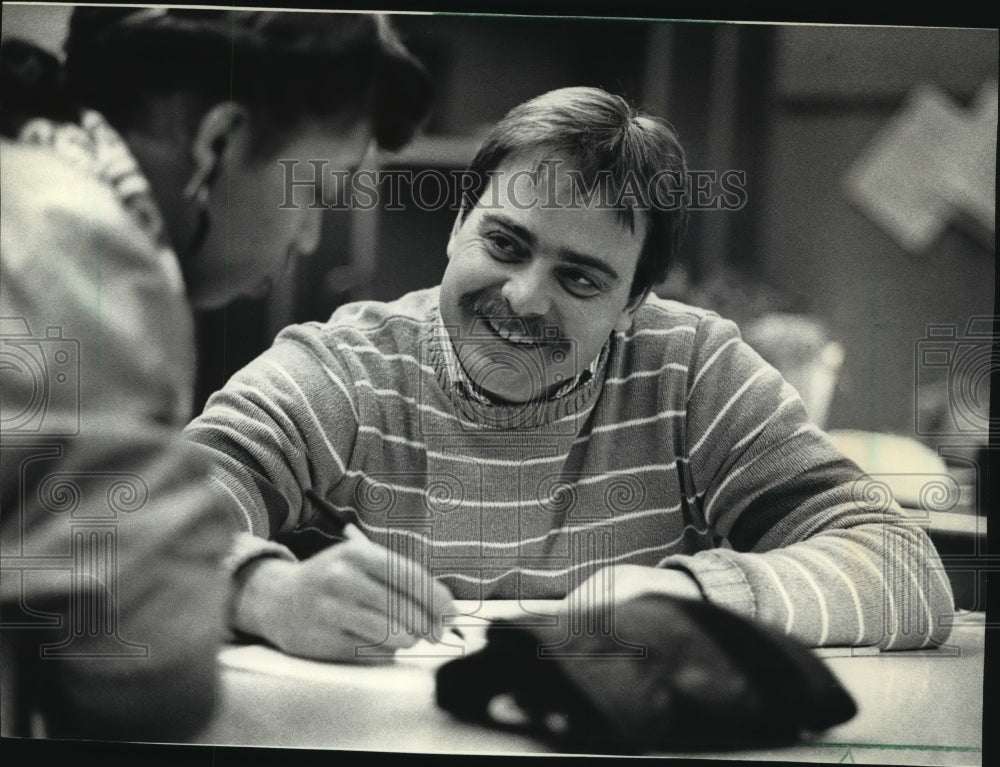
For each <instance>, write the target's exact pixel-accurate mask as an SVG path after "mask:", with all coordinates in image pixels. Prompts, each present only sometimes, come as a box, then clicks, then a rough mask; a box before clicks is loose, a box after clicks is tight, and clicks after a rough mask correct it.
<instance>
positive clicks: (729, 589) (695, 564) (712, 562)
mask: <svg viewBox="0 0 1000 767" xmlns="http://www.w3.org/2000/svg"><path fill="white" fill-rule="evenodd" d="M659 566H660V567H667V568H674V569H676V570H683V571H684V572H686V573H687V574H688V575H690V576H691V577H692V578H694V579H695V581H697V582H698V586H700V587H701V591H702V593H703V594H704V595H705V599H707V600H708V601H709V602H712V603H713V604H716V605H719V606H720V607H725V608H727V609H729V610H732V611H733V612H735V613H738V614H739V615H743V616H746V617H748V618H755V617H756V615H757V600H756V599H755V598H754V594H753V589H752V588H751V587H750V582H749V581H748V580H747V577H746V574H745V573H744V572H743V570H742V569H741V568H740V567H739V565H737V564H736V563H735V562H734V561H733V559H732V558H731V557H730V556H727V554H726V552H724V551H702V552H699V553H697V554H692V555H687V554H677V555H675V556H670V557H667V558H666V559H664V560H663V561H662V562H660V563H659Z"/></svg>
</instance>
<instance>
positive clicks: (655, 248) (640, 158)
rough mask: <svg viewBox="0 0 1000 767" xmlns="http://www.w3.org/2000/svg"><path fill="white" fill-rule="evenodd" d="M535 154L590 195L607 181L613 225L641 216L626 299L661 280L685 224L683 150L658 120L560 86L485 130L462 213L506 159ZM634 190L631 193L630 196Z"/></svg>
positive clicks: (590, 92) (597, 93) (611, 98)
mask: <svg viewBox="0 0 1000 767" xmlns="http://www.w3.org/2000/svg"><path fill="white" fill-rule="evenodd" d="M537 150H542V151H544V152H546V153H547V155H550V156H551V157H553V158H555V159H558V160H563V161H565V162H567V163H569V165H570V166H571V168H572V169H575V170H576V171H578V173H579V176H578V177H576V178H578V179H579V180H578V181H576V183H577V184H578V185H579V184H581V183H582V184H584V185H587V186H588V187H589V188H590V189H591V190H593V189H595V188H596V187H597V185H598V184H601V183H603V184H607V185H608V186H607V188H606V189H605V192H604V193H605V194H606V197H605V199H608V200H612V201H619V200H620V201H621V204H620V205H617V206H616V207H615V212H616V214H617V215H618V218H619V220H620V221H621V222H622V223H623V224H624V225H625V226H628V227H629V229H631V230H632V231H633V232H634V231H635V225H636V215H637V214H639V215H646V216H647V231H646V239H645V241H644V243H643V248H642V252H641V253H640V255H639V263H638V265H637V267H636V273H635V278H634V279H633V281H632V288H631V291H630V297H632V298H635V297H636V296H638V295H640V294H641V293H642V292H643V291H645V290H646V289H648V288H651V287H652V286H653V285H655V284H657V283H658V282H661V281H663V279H664V278H665V277H666V275H667V271H668V270H669V268H670V266H671V265H672V264H673V263H674V261H675V260H676V258H677V252H678V250H679V249H680V243H681V239H682V237H683V234H684V230H685V228H686V226H687V217H688V212H687V203H686V196H685V194H684V189H685V184H686V173H687V168H686V165H685V161H684V150H683V149H682V148H681V145H680V143H679V142H678V140H677V136H676V134H675V132H674V129H673V128H672V127H671V126H670V125H669V124H668V123H666V122H665V121H663V120H660V119H658V118H655V117H652V116H650V115H646V114H643V113H642V112H639V111H638V110H636V109H635V108H633V107H632V106H631V105H630V104H629V103H628V102H627V101H626V100H625V99H623V98H622V97H621V96H616V95H613V94H611V93H608V92H607V91H604V90H601V89H599V88H585V87H577V88H562V89H559V90H554V91H550V92H548V93H545V94H542V95H541V96H537V97H535V98H533V99H531V100H530V101H526V102H525V103H523V104H520V105H518V106H516V107H514V108H513V109H512V110H510V112H508V113H507V114H506V116H504V118H503V119H502V120H500V122H498V123H497V124H496V125H495V126H494V127H493V129H492V130H491V131H490V133H489V135H488V136H487V137H486V140H485V141H484V142H483V144H482V146H481V147H480V148H479V151H478V152H477V153H476V156H475V157H474V158H473V160H472V163H471V165H470V166H469V169H468V172H469V174H470V176H471V178H472V179H473V180H474V182H475V185H474V186H473V188H472V189H471V191H469V192H468V194H467V195H466V198H465V200H464V201H463V206H464V207H463V213H462V215H463V216H465V215H467V214H468V212H469V211H470V210H471V209H472V208H473V207H474V206H475V204H476V203H477V202H478V201H479V198H480V196H481V195H482V193H483V191H484V190H485V188H486V185H487V182H488V180H489V174H490V172H491V171H495V170H496V169H497V168H498V167H499V166H500V164H501V163H502V162H503V161H504V160H505V159H506V158H507V157H509V156H510V155H512V154H515V153H520V152H524V151H537ZM633 192H638V193H639V194H638V195H636V194H633Z"/></svg>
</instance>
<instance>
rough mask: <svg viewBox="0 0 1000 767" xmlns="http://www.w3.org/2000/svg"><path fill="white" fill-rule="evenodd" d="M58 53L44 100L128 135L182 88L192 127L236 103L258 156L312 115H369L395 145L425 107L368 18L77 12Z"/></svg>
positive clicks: (418, 69) (420, 82)
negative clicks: (90, 113)
mask: <svg viewBox="0 0 1000 767" xmlns="http://www.w3.org/2000/svg"><path fill="white" fill-rule="evenodd" d="M7 47H8V46H7V45H6V44H5V49H6V48H7ZM11 50H15V49H11ZM65 52H66V60H65V63H64V66H63V68H62V72H61V73H60V78H59V79H58V81H55V80H53V78H52V77H48V80H52V82H50V83H49V91H50V92H51V93H53V94H55V95H57V96H58V99H57V98H52V99H50V102H51V103H53V104H54V103H56V102H57V101H58V102H61V103H71V104H73V105H75V106H76V107H78V108H79V107H87V108H92V109H96V110H97V111H99V112H101V113H102V114H103V115H104V116H105V117H106V118H107V119H108V121H109V122H110V123H111V124H112V125H113V126H114V127H115V128H116V129H118V130H120V131H124V130H127V129H129V128H139V129H142V128H144V127H148V126H147V124H146V120H147V118H148V117H149V115H150V111H149V106H150V104H151V103H153V102H155V101H156V100H157V99H162V98H163V97H165V96H172V95H180V96H181V97H182V103H183V104H184V108H185V112H186V114H185V119H186V121H187V127H188V129H189V130H190V131H191V132H192V133H193V131H194V129H195V128H196V126H197V124H198V121H199V120H200V119H201V117H202V115H203V114H204V113H205V111H207V110H208V109H209V108H211V107H212V106H213V105H214V104H217V103H220V102H225V101H234V102H237V103H239V104H242V105H243V106H245V107H246V108H247V109H249V110H250V112H251V114H252V115H253V117H254V119H255V124H256V125H257V127H258V131H257V132H256V133H255V144H254V151H255V152H256V153H257V154H258V155H261V156H266V155H267V154H268V153H269V152H271V151H273V150H275V149H276V148H277V146H278V144H279V143H280V141H281V139H282V138H283V137H287V135H288V134H289V132H290V131H293V130H294V129H295V128H296V127H297V126H298V125H299V124H300V123H302V122H303V121H306V120H311V119H315V120H330V121H339V120H345V121H350V120H356V119H368V120H370V122H371V126H372V130H373V132H374V135H375V138H376V140H377V141H378V143H379V145H380V146H381V147H383V148H385V149H390V150H394V149H398V148H400V147H402V146H403V145H404V144H406V143H407V142H408V141H409V140H410V138H412V136H413V134H414V133H415V131H416V130H417V128H418V127H419V126H420V125H421V123H422V122H423V121H424V120H425V119H426V117H427V114H428V112H429V110H430V102H431V95H432V93H431V83H430V79H429V77H428V76H427V74H426V72H425V71H424V69H423V67H422V66H421V65H420V64H419V62H417V60H416V59H414V58H413V57H412V56H411V55H410V53H409V52H408V51H407V50H406V48H405V47H404V46H403V44H402V43H401V42H400V40H399V38H398V37H397V36H396V34H395V33H394V32H393V30H392V29H391V27H390V26H389V23H388V21H387V19H386V18H385V17H383V16H378V15H372V14H345V13H305V12H271V11H228V10H200V9H185V8H171V9H165V8H144V9H136V8H95V7H80V8H76V9H74V11H73V15H72V17H71V19H70V26H69V35H68V37H67V40H66V46H65ZM7 53H8V51H7V50H5V54H7ZM17 53H18V55H19V56H20V57H21V58H23V56H24V52H23V51H20V50H17ZM6 58H8V56H7V55H5V59H6ZM5 63H6V62H5ZM18 69H19V70H23V71H27V72H29V73H30V72H32V71H36V70H37V69H38V68H37V67H32V66H19V67H18ZM36 79H37V78H36ZM8 85H9V84H8V83H7V82H6V78H5V88H4V90H5V99H4V102H5V103H4V107H5V108H8V107H9V106H10V103H9V102H11V101H12V99H11V98H7V96H8V95H9V93H10V92H11V91H12V90H13V87H11V88H8ZM23 90H25V91H26V92H27V91H29V90H30V84H29V86H25V87H24V88H23ZM33 98H35V99H36V100H38V96H33ZM60 109H61V111H62V112H65V107H64V106H61V107H60Z"/></svg>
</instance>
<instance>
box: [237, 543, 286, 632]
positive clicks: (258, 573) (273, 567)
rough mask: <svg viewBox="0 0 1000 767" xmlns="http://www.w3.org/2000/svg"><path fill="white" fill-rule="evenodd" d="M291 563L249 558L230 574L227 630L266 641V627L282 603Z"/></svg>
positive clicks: (276, 558) (264, 558) (275, 559)
mask: <svg viewBox="0 0 1000 767" xmlns="http://www.w3.org/2000/svg"><path fill="white" fill-rule="evenodd" d="M295 566H296V565H295V563H294V562H288V561H287V560H285V559H282V558H279V557H275V556H263V557H258V558H257V559H252V560H250V561H249V562H247V563H246V564H244V565H243V566H242V567H241V568H240V569H239V570H237V571H236V572H235V573H234V574H233V602H232V610H231V612H230V615H229V628H230V629H231V630H232V631H234V632H235V633H237V634H238V635H244V636H251V637H255V638H260V639H268V638H269V637H268V631H267V626H268V624H269V622H273V620H274V618H275V614H276V612H275V611H276V609H280V605H281V604H282V602H283V597H282V596H281V595H282V593H283V590H282V589H283V585H284V583H285V582H286V578H287V576H288V575H289V574H290V573H291V570H292V568H294V567H295Z"/></svg>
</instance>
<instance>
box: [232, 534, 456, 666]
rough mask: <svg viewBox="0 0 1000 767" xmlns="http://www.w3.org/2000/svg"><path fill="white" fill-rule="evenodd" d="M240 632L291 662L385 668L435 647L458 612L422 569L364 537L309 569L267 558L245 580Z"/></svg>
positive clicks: (237, 608)
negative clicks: (424, 642)
mask: <svg viewBox="0 0 1000 767" xmlns="http://www.w3.org/2000/svg"><path fill="white" fill-rule="evenodd" d="M237 588H238V591H237V594H236V596H235V599H236V603H235V605H234V618H233V622H234V627H235V628H236V629H238V630H240V631H243V632H246V633H248V634H251V635H253V636H257V637H260V638H262V639H265V640H267V641H268V642H271V643H272V644H274V645H275V646H277V647H278V648H279V649H281V650H283V651H284V652H287V653H289V654H291V655H299V656H303V657H307V658H320V659H324V660H344V661H355V662H372V661H375V662H378V661H383V662H384V661H386V660H389V659H391V657H392V653H393V652H395V651H396V650H398V649H400V648H403V647H411V646H413V645H414V644H416V643H417V641H419V640H420V639H430V640H431V641H434V640H435V639H437V638H439V637H440V636H441V634H442V631H443V620H444V617H445V616H447V615H452V614H454V613H455V607H454V604H453V603H452V598H451V594H450V592H449V591H448V589H447V588H445V587H444V586H443V585H441V584H440V583H438V582H437V581H435V580H434V578H433V576H432V575H431V574H430V573H429V572H428V571H427V570H426V569H424V568H423V567H422V566H421V565H420V564H418V563H417V562H414V561H413V560H410V559H407V558H405V557H402V556H400V555H399V554H395V553H394V552H391V551H390V550H389V549H386V548H384V547H383V546H379V545H378V544H376V543H374V542H372V541H369V540H367V539H365V538H363V537H360V536H359V537H354V538H349V539H347V540H345V541H344V542H343V543H338V544H337V545H335V546H331V547H330V548H328V549H325V550H323V551H321V552H319V553H318V554H316V555H315V556H313V557H310V558H309V559H307V560H305V561H302V562H287V561H284V560H279V559H262V560H260V561H258V562H253V563H251V564H250V565H248V566H247V568H245V570H244V571H243V572H241V573H240V574H239V576H238V580H237Z"/></svg>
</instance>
